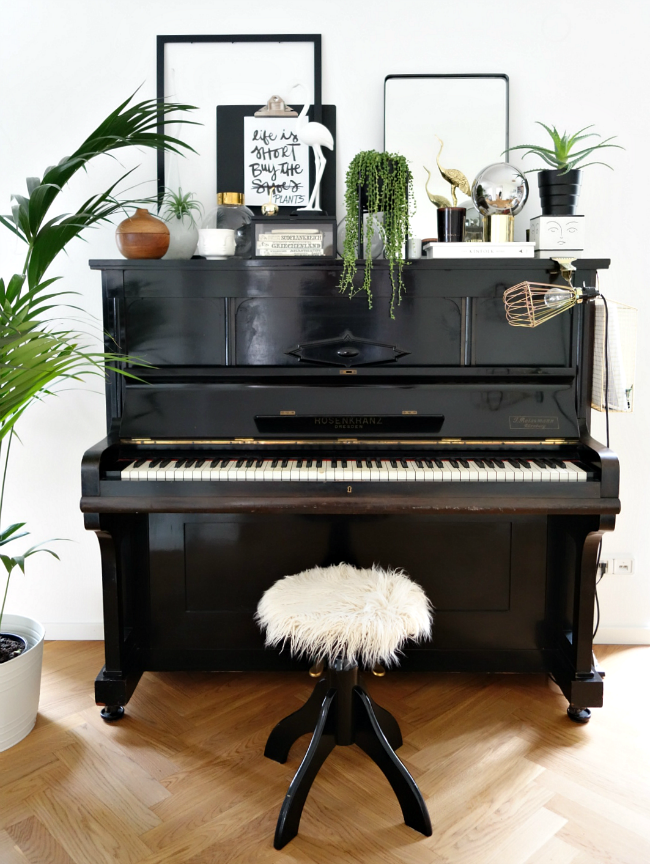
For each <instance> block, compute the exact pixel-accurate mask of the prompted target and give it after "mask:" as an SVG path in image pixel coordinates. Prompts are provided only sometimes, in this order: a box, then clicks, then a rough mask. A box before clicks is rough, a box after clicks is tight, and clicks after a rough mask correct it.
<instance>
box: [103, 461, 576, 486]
mask: <svg viewBox="0 0 650 864" xmlns="http://www.w3.org/2000/svg"><path fill="white" fill-rule="evenodd" d="M120 478H121V479H122V480H130V481H134V480H136V481H137V480H157V481H158V480H162V481H165V480H166V481H175V480H178V481H188V480H193V481H214V480H223V481H241V480H254V481H262V482H263V481H269V480H270V481H284V482H290V483H294V482H301V481H307V482H318V481H322V482H328V481H334V482H336V481H339V482H344V483H349V482H355V483H358V482H362V483H376V482H379V483H381V482H386V483H391V482H397V483H399V482H412V481H422V482H434V483H435V482H438V483H462V482H472V483H476V482H478V483H480V482H490V483H494V482H497V483H542V482H557V481H561V482H564V483H576V482H580V481H586V480H587V472H586V471H585V470H584V469H583V468H581V467H580V466H579V465H576V464H575V463H573V462H570V461H568V460H561V459H551V458H533V459H519V458H494V457H490V458H476V457H472V458H471V459H465V458H462V459H461V458H458V459H451V458H445V459H438V458H434V459H429V458H427V459H376V458H372V459H370V458H364V459H282V458H279V459H260V458H236V459H232V458H225V459H137V460H135V461H134V462H131V464H130V465H128V466H127V467H126V468H124V469H123V470H122V471H121V472H120Z"/></svg>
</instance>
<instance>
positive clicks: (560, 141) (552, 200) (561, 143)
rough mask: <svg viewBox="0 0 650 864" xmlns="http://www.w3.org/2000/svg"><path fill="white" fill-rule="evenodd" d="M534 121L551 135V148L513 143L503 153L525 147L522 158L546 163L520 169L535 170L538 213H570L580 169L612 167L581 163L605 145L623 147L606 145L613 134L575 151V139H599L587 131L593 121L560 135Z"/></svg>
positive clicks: (579, 182) (572, 210)
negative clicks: (570, 132) (538, 203)
mask: <svg viewBox="0 0 650 864" xmlns="http://www.w3.org/2000/svg"><path fill="white" fill-rule="evenodd" d="M536 122H537V124H538V126H542V127H543V128H544V129H546V131H547V132H548V134H549V135H550V136H551V141H552V143H553V148H552V149H551V148H550V147H541V146H539V145H537V144H517V146H516V147H509V148H508V150H505V151H504V153H510V152H512V151H513V150H526V151H527V152H526V153H524V157H526V156H529V155H530V154H533V155H535V156H538V157H539V158H540V159H541V160H542V161H543V162H545V163H546V164H547V165H550V166H551V167H550V168H530V169H529V170H528V171H525V172H524V173H525V174H529V173H530V172H531V171H538V172H539V174H538V176H537V182H538V185H539V197H540V200H541V204H542V216H573V214H574V213H575V212H576V207H577V205H578V196H579V195H580V184H581V181H582V169H583V168H587V167H588V166H589V165H605V166H606V167H607V168H611V167H612V166H611V165H607V163H606V162H598V161H593V162H587V163H586V164H585V160H586V159H589V158H590V157H591V156H592V154H594V153H597V152H598V151H600V150H603V149H605V148H608V147H617V148H618V149H619V150H623V149H624V148H623V147H621V146H620V144H610V141H612V140H613V139H614V138H615V137H616V136H615V135H612V136H610V137H609V138H606V139H605V140H604V141H599V142H598V143H597V144H590V145H588V146H584V145H583V146H581V147H580V148H579V149H577V150H576V149H575V148H576V145H578V142H580V141H585V140H586V139H587V138H594V137H596V138H600V135H598V133H597V132H587V129H591V128H592V127H593V124H592V125H591V126H585V127H584V129H579V130H578V131H577V132H576V133H574V134H573V135H568V134H567V133H566V132H565V133H564V135H560V133H559V132H558V131H557V129H556V128H555V126H553V127H550V126H547V125H546V124H545V123H540V122H539V121H536Z"/></svg>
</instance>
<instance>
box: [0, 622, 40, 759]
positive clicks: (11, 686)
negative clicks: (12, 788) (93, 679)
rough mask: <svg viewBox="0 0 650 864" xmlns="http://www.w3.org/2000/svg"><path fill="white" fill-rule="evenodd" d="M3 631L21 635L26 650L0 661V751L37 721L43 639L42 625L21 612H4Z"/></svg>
mask: <svg viewBox="0 0 650 864" xmlns="http://www.w3.org/2000/svg"><path fill="white" fill-rule="evenodd" d="M2 632H3V633H13V634H14V635H16V636H22V637H23V639H24V640H25V641H26V642H27V650H26V651H24V652H23V653H22V654H20V655H19V656H18V657H14V659H13V660H8V661H7V662H6V663H0V752H1V751H2V750H8V749H9V747H13V746H14V744H17V743H18V742H19V741H22V740H23V738H25V737H26V736H27V735H29V733H30V732H31V731H32V729H33V728H34V723H36V715H37V713H38V700H39V697H40V695H41V669H42V667H43V640H44V639H45V630H44V628H43V626H42V625H41V624H39V623H38V621H34V620H33V619H32V618H25V617H23V616H22V615H6V614H5V615H3V616H2Z"/></svg>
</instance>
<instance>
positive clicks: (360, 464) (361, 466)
mask: <svg viewBox="0 0 650 864" xmlns="http://www.w3.org/2000/svg"><path fill="white" fill-rule="evenodd" d="M357 468H363V464H362V462H361V459H357Z"/></svg>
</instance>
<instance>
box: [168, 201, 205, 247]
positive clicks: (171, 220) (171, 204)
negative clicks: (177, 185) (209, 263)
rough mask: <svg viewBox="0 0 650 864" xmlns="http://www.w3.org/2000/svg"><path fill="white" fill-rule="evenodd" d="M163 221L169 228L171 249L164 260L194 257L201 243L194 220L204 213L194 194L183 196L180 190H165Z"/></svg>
mask: <svg viewBox="0 0 650 864" xmlns="http://www.w3.org/2000/svg"><path fill="white" fill-rule="evenodd" d="M163 207H164V208H165V209H164V212H163V214H162V216H163V219H164V220H165V222H166V223H167V227H168V228H169V249H168V250H167V252H166V253H165V254H164V256H163V258H171V259H174V260H176V261H186V260H188V259H189V258H191V257H192V255H194V252H195V251H196V244H197V243H198V242H199V229H198V227H197V224H196V222H195V220H194V214H195V213H200V212H201V211H202V209H203V208H202V207H201V204H200V203H199V202H198V201H197V200H196V199H195V198H194V193H193V192H187V193H186V194H185V195H184V194H183V190H182V189H179V190H178V192H174V191H173V190H172V189H167V190H165V195H164V197H163Z"/></svg>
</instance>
